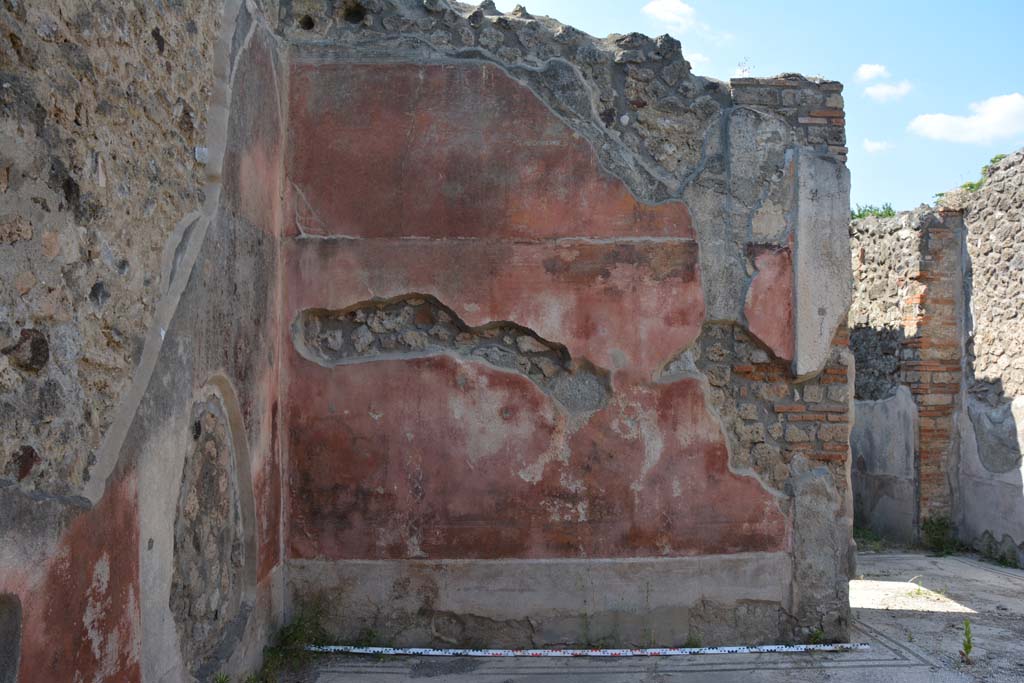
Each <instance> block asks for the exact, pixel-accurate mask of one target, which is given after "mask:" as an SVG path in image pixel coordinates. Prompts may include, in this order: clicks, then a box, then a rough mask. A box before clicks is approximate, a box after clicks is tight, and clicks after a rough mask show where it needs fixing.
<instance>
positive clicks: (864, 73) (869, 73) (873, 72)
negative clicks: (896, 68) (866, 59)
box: [857, 64, 889, 83]
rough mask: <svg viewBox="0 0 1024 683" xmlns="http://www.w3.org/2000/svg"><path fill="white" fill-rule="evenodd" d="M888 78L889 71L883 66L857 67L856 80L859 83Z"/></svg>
mask: <svg viewBox="0 0 1024 683" xmlns="http://www.w3.org/2000/svg"><path fill="white" fill-rule="evenodd" d="M888 77H889V70H888V69H886V68H885V65H884V64H861V65H860V66H858V67H857V80H858V81H860V82H861V83H866V82H868V81H872V80H874V79H876V78H888Z"/></svg>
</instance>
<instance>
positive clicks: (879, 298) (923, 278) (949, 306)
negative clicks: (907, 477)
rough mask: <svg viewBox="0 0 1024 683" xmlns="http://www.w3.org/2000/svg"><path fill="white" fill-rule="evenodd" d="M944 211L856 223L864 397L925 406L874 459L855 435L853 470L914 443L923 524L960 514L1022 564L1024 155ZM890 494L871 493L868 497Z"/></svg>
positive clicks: (969, 527) (955, 195)
mask: <svg viewBox="0 0 1024 683" xmlns="http://www.w3.org/2000/svg"><path fill="white" fill-rule="evenodd" d="M940 204H941V206H942V207H943V208H941V209H936V210H932V209H927V208H926V207H922V208H921V209H918V210H916V211H914V212H907V213H904V214H900V215H899V216H897V217H895V218H891V219H882V220H879V219H874V218H869V219H864V220H861V221H854V223H853V224H852V226H851V236H852V237H853V241H852V247H853V262H854V273H855V280H856V285H855V291H856V294H855V296H854V304H853V307H852V308H851V314H850V323H851V325H852V326H853V334H852V338H851V346H852V348H853V351H854V354H855V355H856V357H857V364H858V367H857V370H858V371H857V398H858V399H863V400H865V401H868V400H878V399H886V400H888V397H889V396H892V395H893V392H894V391H895V388H896V387H897V386H901V385H902V386H906V387H908V388H909V390H910V392H911V393H912V394H913V396H914V401H915V403H916V405H917V415H916V416H915V419H909V420H908V419H901V420H898V421H893V422H892V423H891V425H892V426H893V428H896V425H898V428H900V429H906V428H910V426H911V425H914V426H913V427H912V428H913V429H914V433H913V434H911V435H906V434H893V435H890V436H889V437H884V436H883V438H880V439H877V440H874V441H872V440H871V439H864V444H865V446H864V447H865V448H870V449H874V450H875V451H878V452H870V453H869V452H863V453H858V449H859V448H860V446H859V445H858V442H857V440H855V442H854V454H855V461H856V463H860V461H861V457H862V456H863V458H865V462H871V461H872V458H874V457H877V456H878V455H879V454H880V452H881V451H880V450H879V449H880V448H881V444H884V443H900V444H906V443H913V444H914V453H915V456H914V457H915V459H914V463H913V466H914V467H913V471H914V483H915V487H916V492H915V497H916V498H917V502H918V514H917V522H916V523H917V524H920V523H922V522H923V521H924V520H925V519H927V518H928V517H933V516H934V517H946V518H949V519H951V520H952V521H953V523H954V525H955V527H956V531H957V533H958V534H959V536H960V538H961V539H962V540H963V541H965V542H967V543H970V544H972V545H974V546H975V547H977V548H979V549H981V550H982V551H983V552H986V553H988V554H990V555H993V556H998V557H1001V558H1003V559H1006V558H1010V560H1012V561H1013V562H1020V561H1021V559H1022V558H1024V553H1022V551H1021V546H1020V542H1021V541H1020V539H1021V538H1022V536H1024V531H1022V526H1024V514H1022V513H1024V501H1022V500H1021V495H1020V483H1021V472H1020V468H1021V443H1022V440H1024V429H1022V427H1021V425H1022V423H1024V398H1021V397H1020V394H1021V392H1022V390H1024V385H1022V382H1021V380H1022V379H1024V373H1022V368H1024V354H1022V352H1021V351H1020V346H1021V344H1020V343H1019V341H1020V335H1021V329H1020V327H1021V326H1020V325H1019V324H1018V322H1019V320H1018V319H1019V316H1020V310H1021V308H1022V300H1021V297H1022V296H1024V276H1022V272H1024V266H1022V264H1024V261H1022V257H1021V250H1020V246H1019V242H1020V237H1019V236H1020V234H1021V228H1022V226H1024V152H1017V153H1015V154H1012V155H1009V156H1008V157H1006V158H1005V159H1003V160H1002V161H999V162H997V163H995V164H992V165H991V166H990V167H986V170H985V177H984V178H983V183H982V185H981V187H980V189H978V190H975V191H970V192H969V191H966V190H956V191H953V192H950V193H947V194H946V195H945V196H944V197H943V198H942V200H941V202H940ZM897 315H898V316H899V318H900V320H899V321H897V320H896V318H897ZM867 409H868V407H867V405H866V404H865V411H867ZM872 410H873V409H872ZM865 414H868V413H867V412H865ZM876 424H879V422H878V420H877V419H876ZM900 452H906V451H902V450H901V451H900ZM856 463H855V464H856ZM886 467H889V468H890V469H892V467H895V468H896V469H899V470H901V471H902V470H903V467H902V466H900V465H897V464H893V463H890V464H889V465H887V466H886ZM864 469H865V470H869V469H871V468H870V467H866V468H864ZM883 469H884V468H883ZM854 471H855V475H854V477H855V480H856V479H857V477H858V474H857V473H858V472H860V471H861V470H860V469H859V468H858V467H856V466H855V469H854ZM863 476H864V477H866V478H870V475H867V474H865V475H863ZM858 488H860V487H858ZM883 488H884V487H882V488H879V486H877V485H865V487H864V491H865V494H864V495H869V494H868V493H867V492H868V491H869V490H870V491H875V493H874V494H870V495H880V494H878V492H879V491H881V490H883ZM873 506H874V502H872V501H864V502H863V505H861V504H860V503H858V509H859V510H860V509H864V510H867V509H871V508H872V507H873ZM890 510H891V508H890ZM887 514H888V513H887ZM861 521H863V522H864V523H867V524H871V522H872V520H870V519H867V518H865V519H862V520H861ZM875 521H877V522H878V524H879V528H882V527H885V526H886V523H885V521H884V520H875ZM889 522H892V520H889Z"/></svg>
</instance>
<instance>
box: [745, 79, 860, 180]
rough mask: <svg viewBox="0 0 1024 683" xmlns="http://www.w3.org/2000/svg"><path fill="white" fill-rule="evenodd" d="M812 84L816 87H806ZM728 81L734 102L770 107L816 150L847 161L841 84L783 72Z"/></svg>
mask: <svg viewBox="0 0 1024 683" xmlns="http://www.w3.org/2000/svg"><path fill="white" fill-rule="evenodd" d="M812 83H813V84H814V85H816V86H817V87H816V88H809V87H808V86H809V85H811V84H812ZM729 84H730V85H731V86H732V93H733V100H734V101H735V102H736V104H739V105H752V106H761V107H770V108H771V109H772V110H773V111H774V112H775V113H777V114H781V115H783V116H784V117H786V119H787V120H788V121H789V123H790V124H792V125H793V126H794V128H796V129H797V130H801V131H802V132H803V137H804V140H805V141H806V142H808V143H809V144H811V145H812V146H814V147H816V148H817V150H818V151H819V152H826V151H827V152H828V153H829V154H831V155H833V156H835V157H836V158H838V159H839V160H840V161H843V162H845V161H846V155H847V152H848V151H849V150H848V148H847V147H846V118H845V114H844V113H843V95H842V92H843V84H842V83H839V82H838V81H816V80H815V81H810V80H808V79H806V78H804V77H803V76H798V75H795V74H784V75H782V76H778V77H776V78H734V79H732V80H731V81H729Z"/></svg>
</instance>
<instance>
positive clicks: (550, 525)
mask: <svg viewBox="0 0 1024 683" xmlns="http://www.w3.org/2000/svg"><path fill="white" fill-rule="evenodd" d="M291 87H292V94H291V104H290V111H291V118H290V125H289V130H290V133H289V135H290V139H289V150H288V152H287V154H286V156H287V159H288V160H287V164H288V169H287V170H288V173H289V178H288V182H286V183H285V184H286V187H287V190H286V202H287V203H288V208H286V213H287V214H288V215H289V218H287V219H286V225H287V224H288V223H290V222H291V221H292V220H293V218H294V217H296V216H297V217H298V220H299V222H300V223H301V227H302V230H303V231H304V232H305V233H306V235H312V234H315V235H324V236H331V235H334V236H345V237H349V238H352V239H335V240H330V239H329V240H322V239H307V238H306V237H305V236H298V237H294V236H293V237H290V238H286V239H285V240H284V242H283V244H282V282H283V286H284V291H283V308H282V314H283V320H282V324H284V325H290V324H291V322H292V321H294V320H295V319H296V317H297V316H298V315H299V314H300V313H301V312H302V311H303V310H305V309H310V308H323V309H342V308H346V307H348V306H351V305H353V304H356V303H358V302H361V301H367V300H371V299H375V298H379V299H390V298H394V297H399V296H406V295H410V294H416V293H419V294H423V295H431V296H434V297H436V298H437V299H438V300H439V301H440V302H441V303H443V304H444V305H446V306H449V307H450V308H451V309H452V310H453V311H454V312H455V313H456V314H457V315H458V316H459V317H460V318H462V320H463V321H464V322H465V323H466V324H467V325H469V326H472V327H477V326H481V325H486V324H488V323H491V322H495V321H509V322H513V323H516V324H518V325H522V326H524V327H527V328H529V329H530V330H532V331H533V332H534V333H536V334H537V335H538V336H540V337H542V338H544V339H547V340H550V341H552V342H555V343H559V344H564V345H565V346H566V348H567V350H568V351H569V353H570V354H571V356H572V358H573V359H574V360H576V361H589V362H591V363H593V364H595V365H596V366H598V367H599V368H602V369H604V370H607V371H608V372H609V373H610V374H609V376H610V381H611V384H612V394H611V398H610V399H609V402H608V404H607V405H606V406H605V407H604V408H602V409H600V410H598V411H597V412H596V413H594V414H591V415H568V414H567V413H565V412H563V409H562V408H561V407H560V406H558V405H557V404H556V403H555V402H554V401H553V400H552V399H550V398H549V397H548V396H547V395H545V394H544V393H543V392H542V391H541V390H540V389H539V388H538V387H537V386H536V385H535V384H533V383H532V382H531V381H530V380H529V379H527V378H526V377H524V376H521V375H518V374H516V373H510V372H507V371H505V370H499V369H495V368H492V367H490V366H487V365H484V364H481V363H477V362H475V361H467V360H458V359H456V358H454V357H452V356H448V355H443V356H435V357H431V358H419V359H410V360H390V361H375V362H365V363H355V364H350V365H345V366H340V367H335V368H324V367H321V366H319V365H317V364H315V363H313V362H310V361H307V360H305V359H303V358H301V357H300V356H299V355H298V353H297V352H296V351H295V349H294V348H293V347H292V345H291V344H290V343H287V344H286V348H284V349H282V351H283V352H284V354H285V355H284V357H283V358H284V363H283V366H282V371H283V372H284V373H285V375H284V378H283V382H284V386H283V390H284V397H283V401H284V402H283V403H282V406H283V411H282V414H283V416H284V424H283V425H282V431H281V437H282V438H283V439H284V440H285V444H284V446H285V449H286V450H287V453H288V455H287V462H288V482H287V485H288V488H289V500H288V503H287V507H288V510H289V512H288V519H289V529H288V536H287V545H288V553H289V556H290V557H293V558H324V559H368V558H372V559H383V558H389V559H394V558H417V557H429V558H516V557H518V558H554V557H645V556H686V555H699V554H716V553H735V552H750V551H777V550H781V549H784V548H786V547H788V544H789V537H788V527H787V519H786V516H785V515H784V514H783V513H782V512H781V511H780V509H779V506H778V504H777V501H776V499H775V497H774V496H772V495H771V494H770V493H769V492H767V491H766V490H765V489H764V488H763V487H762V486H761V485H760V483H759V482H757V480H756V479H754V478H750V477H744V476H739V475H736V474H734V473H732V472H730V471H729V469H728V465H727V463H728V452H727V448H726V445H725V440H724V436H723V434H722V433H721V430H720V428H719V426H718V422H717V421H716V420H715V419H714V418H713V417H712V416H711V415H710V413H709V412H708V410H707V408H706V406H705V403H704V397H703V394H702V392H701V389H700V386H699V384H698V382H697V381H695V380H683V381H678V382H675V383H671V384H659V383H656V382H655V381H654V378H655V377H657V375H658V374H659V371H660V369H661V368H662V366H663V365H664V364H665V363H666V362H668V361H669V360H670V359H671V358H674V357H675V356H676V355H677V354H678V353H679V352H680V351H681V350H682V349H685V348H687V347H688V346H689V345H690V344H692V343H693V341H694V340H695V339H696V338H697V336H698V335H699V333H700V329H701V325H702V323H703V321H704V315H705V308H704V298H703V290H702V287H701V282H700V273H699V265H698V264H699V258H698V247H697V243H696V242H695V240H694V233H693V230H692V227H691V224H690V218H689V214H688V213H687V210H686V207H685V205H684V204H682V203H680V202H670V203H666V204H662V205H659V206H650V205H644V204H641V203H639V202H638V201H637V200H636V199H635V198H633V196H632V195H631V194H630V193H629V191H628V189H627V188H626V186H625V185H624V184H623V183H622V182H621V181H620V180H618V179H616V178H613V177H611V176H609V175H607V174H606V173H604V172H603V171H602V170H601V169H600V167H599V166H598V162H597V158H596V155H595V154H594V152H593V150H592V149H591V147H590V146H589V144H588V143H587V142H586V141H585V140H583V139H582V138H580V137H579V136H577V135H576V134H575V133H574V132H573V131H572V130H571V129H569V128H568V127H567V126H566V125H565V124H564V123H563V122H562V121H561V120H560V119H558V118H557V117H556V116H555V115H554V114H553V113H552V112H551V111H550V110H549V109H548V108H547V107H546V106H544V105H543V104H542V103H541V102H540V101H539V100H538V99H537V98H536V97H535V96H534V95H533V94H532V93H531V92H530V91H529V90H528V89H527V88H525V87H524V86H522V85H519V84H518V83H516V82H515V81H513V80H512V79H511V78H509V77H508V76H507V75H505V74H504V72H502V71H501V70H499V69H498V68H496V67H493V66H484V65H479V64H466V65H458V66H453V65H443V66H442V65H432V66H422V65H408V64H406V65H401V64H378V65H358V64H323V63H317V64H315V65H314V64H302V63H299V64H298V65H297V66H294V67H293V69H292V84H291ZM370 112H372V116H371V115H369V113H370ZM292 227H293V228H294V227H295V226H292ZM287 230H288V228H286V232H287ZM291 234H292V235H295V234H297V233H296V231H295V230H294V229H293V230H292V233H291ZM409 237H416V238H423V239H408V238H409ZM285 337H286V338H287V339H290V330H286V332H285Z"/></svg>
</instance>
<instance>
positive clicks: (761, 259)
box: [743, 244, 794, 360]
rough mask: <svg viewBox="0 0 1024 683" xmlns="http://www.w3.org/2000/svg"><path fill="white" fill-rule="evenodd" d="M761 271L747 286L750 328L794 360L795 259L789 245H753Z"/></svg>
mask: <svg viewBox="0 0 1024 683" xmlns="http://www.w3.org/2000/svg"><path fill="white" fill-rule="evenodd" d="M749 252H750V255H751V258H753V259H754V267H755V268H756V269H757V273H756V274H755V275H754V279H753V281H751V283H750V289H749V290H747V300H746V304H745V305H744V307H743V315H744V316H746V318H747V328H748V329H749V330H750V332H751V333H752V334H753V335H754V336H756V337H757V338H758V339H760V340H761V341H762V342H764V343H765V345H767V346H768V348H770V349H771V350H772V352H773V353H774V354H775V355H776V356H777V357H779V358H782V359H783V360H793V345H794V339H793V330H794V327H793V259H792V256H791V251H790V249H789V248H788V247H777V246H774V245H753V244H752V245H750V246H749Z"/></svg>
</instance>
